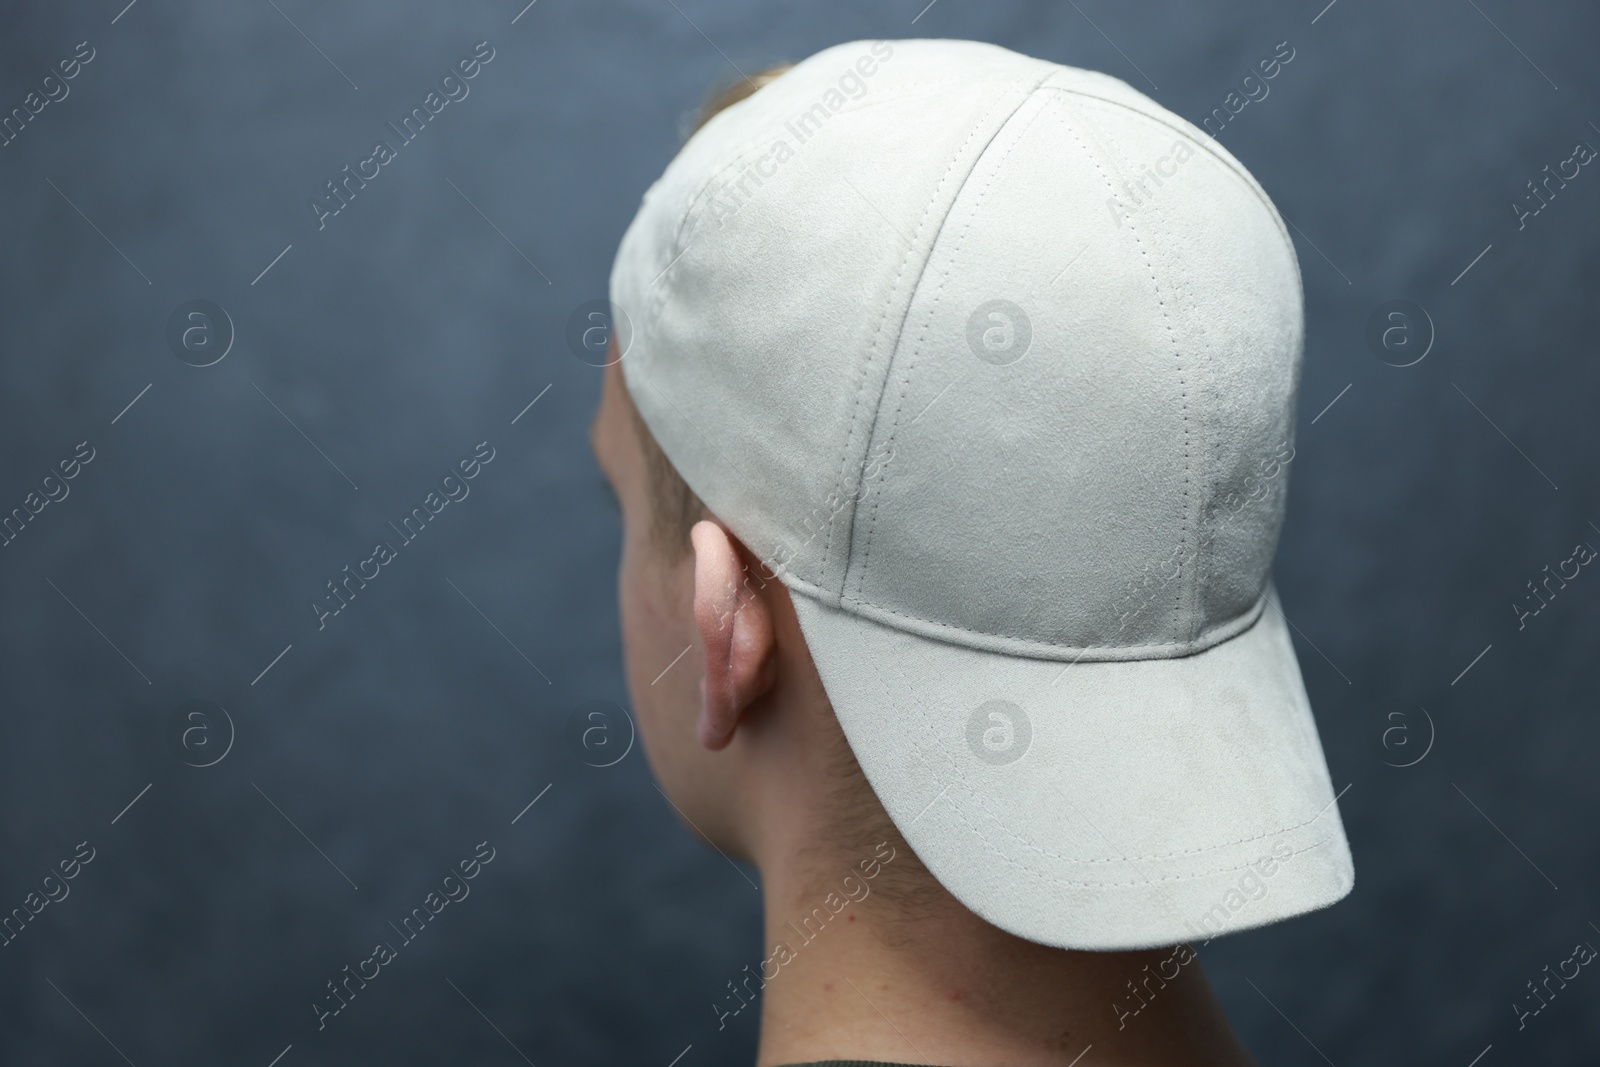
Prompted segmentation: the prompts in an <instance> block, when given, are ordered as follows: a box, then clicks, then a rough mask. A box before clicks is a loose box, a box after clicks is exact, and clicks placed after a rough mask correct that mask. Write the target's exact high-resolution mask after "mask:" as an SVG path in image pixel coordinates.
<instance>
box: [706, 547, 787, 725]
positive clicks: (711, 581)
mask: <svg viewBox="0 0 1600 1067" xmlns="http://www.w3.org/2000/svg"><path fill="white" fill-rule="evenodd" d="M689 540H690V543H691V544H692V545H693V546H694V621H695V626H696V628H697V629H698V630H699V631H700V643H701V646H702V647H703V648H704V649H705V672H706V673H705V677H704V678H703V679H701V682H700V693H701V704H700V716H699V719H698V720H697V721H696V724H695V730H696V733H697V734H698V735H699V738H700V743H701V744H702V745H704V746H705V747H706V748H708V749H710V750H711V751H713V752H715V751H718V750H720V749H723V748H726V747H727V746H728V743H729V742H730V741H732V740H733V734H734V731H735V730H736V729H737V728H738V725H739V718H740V716H741V715H742V714H743V713H744V712H745V710H746V709H748V708H749V706H750V705H751V704H752V703H753V702H754V701H755V700H756V699H758V698H759V697H761V696H762V695H763V694H765V693H766V692H767V691H768V690H769V689H771V688H772V685H773V682H774V681H775V680H776V678H777V666H778V643H777V635H776V633H775V632H774V631H773V627H772V611H771V609H770V607H769V606H768V604H767V596H766V595H765V594H764V593H763V591H762V590H763V587H764V586H765V584H766V583H765V582H763V581H762V580H761V579H760V578H757V577H756V576H755V575H754V574H746V573H745V569H744V566H743V559H742V556H741V553H740V548H739V545H738V543H737V542H735V541H734V540H733V538H732V537H730V536H729V535H728V532H727V531H726V530H724V529H723V528H722V527H721V526H718V525H717V524H716V523H714V522H709V521H706V520H701V521H700V522H697V523H695V524H694V528H693V529H691V530H690V531H689Z"/></svg>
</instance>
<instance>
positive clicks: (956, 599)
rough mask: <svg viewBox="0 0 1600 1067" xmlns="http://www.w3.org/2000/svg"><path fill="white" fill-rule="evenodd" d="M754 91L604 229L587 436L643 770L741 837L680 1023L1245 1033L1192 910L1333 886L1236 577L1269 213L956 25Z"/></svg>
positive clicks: (1264, 352) (965, 1050)
mask: <svg viewBox="0 0 1600 1067" xmlns="http://www.w3.org/2000/svg"><path fill="white" fill-rule="evenodd" d="M750 88H752V89H753V91H752V92H750V93H748V94H747V95H746V98H745V99H742V100H738V101H737V102H734V103H732V104H731V106H728V107H727V108H726V109H725V110H722V111H720V113H717V114H715V115H714V116H713V117H711V118H710V119H709V121H706V122H705V124H704V125H703V126H702V127H701V128H700V129H699V130H697V132H696V133H695V134H694V136H693V137H691V138H690V140H689V141H688V143H687V144H686V145H685V146H684V148H683V149H682V151H681V152H680V153H679V154H678V156H677V158H675V159H674V160H673V162H672V163H671V165H669V166H668V168H667V170H666V172H665V173H664V174H663V175H662V177H661V179H660V180H658V181H657V182H656V183H655V184H654V185H652V186H651V188H650V190H649V191H648V192H647V193H646V195H645V198H644V202H643V204H642V206H641V208H640V211H639V214H638V216H637V217H636V218H635V220H634V222H633V224H632V226H631V227H630V228H629V230H628V233H627V234H626V236H625V237H624V238H623V241H622V246H621V249H620V250H619V252H618V256H617V261H616V265H615V267H614V269H613V273H612V278H611V298H612V303H613V314H614V316H615V321H616V329H617V336H616V337H615V338H614V339H613V349H612V360H611V362H610V365H609V366H608V367H607V368H606V371H605V379H604V385H603V390H602V399H601V404H600V409H599V413H598V416H597V417H596V420H595V423H594V427H593V433H592V438H593V444H594V449H595V453H596V455H597V457H598V459H599V462H600V464H601V467H602V469H603V470H604V472H605V475H606V477H607V479H608V481H609V482H610V484H611V485H612V486H613V488H614V489H615V491H616V495H617V497H618V499H619V502H620V507H621V512H622V517H623V526H624V541H623V553H622V562H621V569H620V574H619V597H620V606H621V619H622V627H623V640H624V647H625V658H626V664H627V673H628V685H629V690H630V693H631V695H632V698H633V702H634V706H635V710H636V712H637V714H638V718H639V727H640V732H641V736H642V738H643V741H644V744H645V751H646V753H647V756H648V758H649V761H650V764H651V767H652V769H653V770H654V772H655V775H656V777H657V779H658V780H659V782H660V785H661V788H662V790H663V792H664V793H665V795H666V796H667V798H668V800H669V801H670V802H671V803H672V805H673V807H674V808H675V809H676V810H677V812H678V814H679V815H680V816H681V817H682V818H683V820H684V821H685V822H686V823H688V824H689V825H690V826H691V827H692V828H693V829H694V830H695V832H696V833H698V834H699V835H700V836H701V837H703V838H704V839H705V840H707V841H708V842H710V843H711V844H712V845H713V846H714V847H716V848H718V849H719V850H721V851H722V852H724V853H725V854H728V855H730V856H737V857H742V858H744V859H746V860H748V861H749V862H751V863H753V864H754V865H755V866H756V867H757V868H759V870H760V872H761V875H762V893H763V898H764V906H765V916H766V921H765V943H764V945H763V952H762V958H761V960H760V963H759V965H758V966H757V965H752V966H751V967H747V968H746V969H745V970H744V971H743V972H741V974H740V975H738V976H737V977H736V978H734V979H733V980H732V981H730V982H729V983H728V988H727V989H725V990H717V991H714V993H713V996H714V998H715V999H714V1002H713V1004H712V1008H711V1010H712V1011H713V1013H715V1015H716V1018H717V1021H718V1023H719V1026H725V1025H726V1022H727V1019H728V1017H729V1016H730V1015H733V1014H736V1013H738V1012H742V1011H743V1010H745V1008H746V1007H747V1006H753V1005H754V1004H756V1003H759V1005H760V1008H759V1010H760V1012H761V1043H760V1050H759V1054H758V1063H759V1064H760V1065H761V1067H772V1065H779V1064H796V1063H800V1062H803V1061H812V1062H817V1061H824V1060H829V1059H833V1060H841V1059H847V1060H850V1061H851V1062H866V1061H869V1060H876V1061H894V1062H918V1063H936V1064H946V1065H970V1067H977V1065H983V1064H1063V1065H1065V1064H1071V1063H1074V1062H1077V1061H1078V1059H1079V1058H1080V1057H1084V1056H1085V1055H1086V1054H1089V1050H1090V1049H1092V1050H1093V1051H1092V1054H1090V1055H1091V1058H1089V1059H1084V1060H1083V1062H1084V1063H1085V1064H1088V1063H1094V1064H1122V1063H1126V1064H1131V1063H1140V1064H1158V1063H1159V1064H1179V1063H1183V1064H1194V1063H1206V1064H1238V1063H1248V1062H1249V1059H1248V1057H1247V1056H1246V1055H1245V1053H1244V1051H1243V1050H1242V1048H1241V1047H1240V1046H1239V1044H1238V1042H1237V1040H1236V1039H1235V1038H1234V1036H1233V1034H1232V1032H1231V1030H1230V1028H1229V1026H1228V1024H1227V1022H1226V1020H1225V1018H1224V1017H1223V1016H1222V1015H1221V1013H1220V1011H1219V1010H1218V1008H1217V1006H1216V1003H1215V1001H1214V1000H1213V998H1212V996H1211V993H1210V990H1209V988H1208V986H1207V983H1206V981H1205V978H1204V976H1203V974H1202V973H1201V968H1200V964H1199V962H1198V960H1197V957H1196V949H1195V948H1193V947H1191V946H1190V945H1189V944H1187V943H1186V942H1189V941H1191V940H1192V941H1195V942H1201V943H1203V942H1204V941H1207V940H1209V939H1210V937H1212V936H1214V935H1217V934H1221V933H1228V932H1233V931H1236V930H1242V929H1248V928H1251V927H1255V926H1260V925H1263V924H1265V923H1269V922H1275V921H1278V920H1280V919H1283V918H1287V917H1289V916H1292V915H1298V914H1302V913H1304V912H1307V911H1311V910H1314V909H1316V908H1321V907H1325V906H1327V905H1329V904H1331V903H1333V902H1334V901H1336V900H1338V899H1340V898H1342V897H1343V896H1344V895H1345V894H1347V893H1348V892H1349V891H1350V888H1351V886H1352V884H1353V869H1352V864H1351V860H1350V854H1349V848H1348V845H1347V843H1346V841H1345V837H1344V832H1343V829H1342V826H1341V824H1340V821H1339V814H1338V809H1337V805H1336V803H1335V801H1334V794H1333V791H1332V788H1331V785H1330V782H1329V778H1328V773H1327V768H1326V766H1325V764H1324V760H1323V756H1322V751H1321V747H1320V744H1319V742H1318V740H1317V736H1316V730H1315V725H1314V723H1313V721H1312V718H1311V714H1310V708H1309V706H1308V703H1307V700H1306V696H1305V691H1304V688H1303V685H1302V682H1301V679H1300V675H1299V670H1298V667H1297V665H1296V662H1295V659H1294V652H1293V649H1292V646H1291V645H1290V642H1289V639H1288V635H1287V631H1286V628H1285V624H1284V619H1283V616H1282V614H1281V612H1280V610H1279V608H1278V606H1277V604H1276V597H1275V593H1274V592H1273V590H1272V587H1271V582H1270V563H1271V557H1272V553H1273V550H1274V548H1275V545H1276V540H1277V534H1278V528H1279V525H1280V523H1281V520H1282V514H1283V490H1284V481H1285V478H1286V476H1287V467H1288V464H1289V463H1290V461H1291V460H1292V458H1293V447H1292V443H1291V442H1292V439H1293V411H1294V399H1295V393H1296V389H1297V386H1298V379H1299V364H1300V355H1301V344H1302V307H1301V292H1300V277H1299V268H1298V264H1297V262H1296V259H1295V256H1294V251H1293V246H1292V244H1291V242H1290V240H1289V238H1288V236H1287V234H1286V233H1285V231H1284V228H1283V225H1282V222H1281V220H1280V219H1279V217H1278V215H1277V213H1276V211H1275V210H1274V209H1273V208H1272V205H1271V203H1270V201H1269V200H1268V199H1267V197H1266V195H1265V193H1264V192H1262V190H1261V189H1260V187H1259V186H1258V185H1257V184H1256V183H1255V181H1254V180H1253V179H1252V178H1251V177H1250V176H1249V174H1248V173H1247V172H1246V171H1245V170H1244V168H1243V167H1242V166H1241V165H1240V164H1239V163H1238V161H1237V160H1235V159H1233V157H1232V156H1231V155H1229V154H1228V153H1227V152H1226V151H1225V150H1224V149H1222V148H1221V147H1220V146H1218V145H1216V144H1215V143H1214V142H1211V141H1209V140H1208V139H1207V138H1206V137H1205V135H1204V134H1202V133H1200V132H1199V131H1198V130H1196V129H1195V128H1194V127H1193V126H1192V125H1190V124H1189V123H1187V122H1185V121H1184V120H1182V119H1180V118H1178V117H1177V116H1175V115H1172V114H1171V113H1170V112H1167V111H1165V110H1164V109H1162V108H1161V107H1159V105H1157V104H1155V103H1154V102H1153V101H1151V100H1149V99H1148V98H1147V97H1145V96H1143V95H1142V94H1140V93H1138V92H1136V91H1135V90H1133V89H1132V88H1131V87H1129V86H1127V85H1126V84H1124V83H1123V82H1121V81H1118V80H1116V79H1113V78H1110V77H1107V76H1105V75H1101V74H1095V73H1091V72H1088V71H1082V70H1076V69H1073V68H1068V67H1063V66H1059V65H1057V64H1052V63H1046V62H1043V61H1040V60H1035V59H1030V58H1027V57H1024V56H1021V55H1017V54H1015V53H1012V52H1009V51H1006V50H1005V49H1001V48H998V47H995V46H992V45H985V44H978V43H974V42H965V41H897V42H885V41H880V42H856V43H851V44H844V45H839V46H836V47H834V48H830V49H827V50H826V51H823V52H821V53H818V54H817V55H815V56H812V57H811V58H809V59H807V60H805V61H803V62H801V63H799V64H798V65H796V66H795V67H793V68H791V69H788V70H786V71H783V72H780V73H779V74H777V75H776V76H774V77H771V78H770V79H766V80H765V84H762V85H760V87H759V88H755V87H754V86H751V87H750ZM725 102H726V101H724V103H725Z"/></svg>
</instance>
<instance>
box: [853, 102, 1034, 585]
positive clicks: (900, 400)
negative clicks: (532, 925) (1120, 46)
mask: <svg viewBox="0 0 1600 1067" xmlns="http://www.w3.org/2000/svg"><path fill="white" fill-rule="evenodd" d="M1035 89H1037V86H1035ZM1033 99H1034V93H1032V92H1030V93H1029V94H1028V96H1027V98H1026V99H1024V100H1023V101H1022V103H1020V104H1018V105H1017V108H1016V110H1015V111H1013V112H1012V113H1011V114H1010V116H1008V117H1007V118H1006V121H1005V122H1003V123H1001V124H1000V128H999V129H998V130H996V131H995V138H998V137H999V136H1000V134H1001V133H1003V132H1004V131H1005V129H1006V127H1007V126H1009V125H1010V124H1011V122H1012V120H1013V119H1015V118H1016V117H1017V115H1018V114H1020V113H1021V111H1022V109H1023V108H1024V107H1026V106H1028V104H1029V103H1030V102H1031V101H1032V100H1033ZM1043 111H1044V108H1043V107H1040V108H1039V109H1037V110H1036V111H1034V113H1033V117H1032V118H1030V119H1028V121H1027V124H1026V125H1025V126H1023V128H1022V129H1021V131H1019V132H1018V134H1017V136H1016V137H1015V138H1014V139H1013V140H1012V142H1011V144H1010V146H1009V147H1007V148H1006V150H1005V154H1004V155H1002V156H1001V157H1000V158H999V159H998V160H996V161H995V167H994V169H993V170H992V171H991V172H990V174H989V176H988V177H987V178H985V179H984V182H983V186H982V188H980V189H979V190H978V196H977V200H976V201H975V202H974V203H973V205H972V211H971V212H970V213H968V215H967V217H966V219H965V221H963V222H962V224H961V232H960V233H959V234H958V235H957V236H956V241H955V247H953V248H952V249H951V250H950V259H951V260H952V261H953V260H954V259H955V257H956V255H957V254H958V253H960V251H961V245H962V243H963V242H965V241H966V238H967V232H968V231H969V230H971V229H972V220H973V217H974V216H975V215H976V214H977V209H978V208H979V207H980V206H981V205H982V204H983V199H984V197H986V196H988V195H989V189H990V188H991V187H992V186H993V185H994V183H995V180H996V179H997V178H998V177H999V176H1000V172H1001V166H1002V164H1004V163H1005V161H1006V160H1007V159H1009V158H1010V157H1011V153H1012V152H1014V151H1016V149H1017V146H1018V145H1019V144H1021V143H1022V139H1023V135H1024V134H1026V133H1027V132H1028V130H1029V129H1031V128H1032V127H1033V124H1034V123H1035V122H1038V121H1039V116H1040V114H1041V113H1043ZM993 144H994V138H991V139H990V142H989V144H988V145H985V146H984V150H983V151H982V152H980V153H978V158H977V159H976V160H974V161H973V164H972V170H971V171H968V172H967V177H968V179H969V180H970V178H971V176H972V173H973V172H974V171H976V170H977V169H978V167H980V166H981V165H982V164H983V157H984V155H986V154H987V153H988V151H989V148H990V147H992V146H993ZM965 190H966V184H965V182H963V183H962V188H961V189H959V190H957V192H956V196H955V198H954V199H953V200H952V201H951V203H950V210H952V211H954V210H955V205H956V202H957V201H959V200H960V199H961V193H962V192H964V191H965ZM945 221H947V222H948V221H949V215H948V213H947V214H946V216H945ZM938 244H939V242H938V241H937V240H935V241H934V243H933V245H932V246H930V247H929V249H928V264H929V265H930V266H931V265H932V263H933V256H934V253H935V251H936V249H937V247H938ZM936 272H937V273H938V274H939V284H938V287H937V288H936V289H935V290H934V292H933V296H932V302H931V303H930V304H929V306H928V312H927V315H926V316H925V317H924V318H923V320H922V330H921V332H920V333H919V334H918V335H917V340H916V343H915V344H914V345H913V346H912V349H911V352H910V354H909V356H908V357H907V360H906V369H905V372H904V373H903V374H901V375H900V391H899V395H898V396H897V397H896V398H895V403H894V414H893V415H892V416H891V417H890V420H889V439H888V440H887V441H886V442H885V445H886V446H887V447H888V449H889V451H890V454H893V452H894V439H895V437H896V436H898V435H899V433H900V409H901V408H902V407H904V406H905V401H906V394H907V393H908V392H909V391H910V388H911V372H912V371H913V370H915V369H916V365H917V357H918V356H920V355H921V354H922V343H923V341H924V340H925V339H926V338H927V336H928V327H929V326H930V325H931V324H932V322H933V315H934V312H935V310H937V308H938V307H939V299H940V297H941V296H942V295H943V293H944V288H945V283H946V282H948V281H949V280H950V275H949V274H948V273H946V272H944V271H938V270H937V269H936ZM920 289H921V285H920V283H919V285H918V290H919V291H920ZM916 296H917V294H916V293H912V297H911V301H910V302H909V303H907V305H906V312H907V315H908V316H909V314H910V310H911V305H912V304H914V303H915V302H916ZM890 366H891V368H892V366H893V361H892V360H891V363H890ZM885 381H886V384H887V379H886V380H885ZM882 480H884V481H886V480H887V475H884V477H883V479H882ZM882 489H883V487H882V485H881V484H880V485H879V491H878V493H877V494H875V495H874V496H873V498H872V510H871V511H870V512H868V514H867V542H866V545H865V546H864V547H863V549H862V552H861V572H860V576H859V577H858V578H857V579H856V592H857V593H860V592H862V590H863V589H864V587H865V586H866V581H867V562H868V561H869V560H870V559H871V558H872V536H873V533H874V532H875V531H876V530H877V528H878V505H879V504H881V503H882V502H883V491H882Z"/></svg>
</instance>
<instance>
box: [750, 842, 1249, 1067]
mask: <svg viewBox="0 0 1600 1067" xmlns="http://www.w3.org/2000/svg"><path fill="white" fill-rule="evenodd" d="M885 855H888V856H890V857H891V858H889V859H888V860H887V861H886V862H885V861H883V859H882V857H883V856H885ZM874 861H877V866H876V873H875V875H874V876H869V875H868V874H867V872H869V871H874V870H875V868H874V865H873V863H874ZM896 861H899V862H900V863H901V865H902V866H906V865H907V864H908V863H909V864H915V863H916V859H915V857H914V856H908V855H907V854H906V852H905V850H904V846H903V845H901V846H899V851H896V850H895V849H894V848H893V847H892V846H885V847H884V849H882V850H880V851H879V852H878V853H877V854H876V855H874V854H872V853H871V852H869V853H867V854H865V855H863V856H862V857H860V858H859V861H856V860H845V859H841V860H840V861H839V863H838V864H837V866H838V868H839V869H838V870H837V871H832V870H829V871H823V870H821V869H820V866H818V865H816V864H815V863H814V861H813V862H812V864H811V865H810V866H807V865H805V861H802V860H800V859H799V858H798V857H797V856H796V853H795V852H790V853H789V855H788V856H787V857H785V858H784V859H782V860H778V861H776V862H767V863H763V864H762V875H763V881H764V883H765V884H764V889H763V895H764V897H765V901H764V903H765V944H764V947H763V954H762V962H761V963H760V964H759V965H753V966H751V967H749V968H747V969H746V971H745V972H743V974H741V982H742V984H741V983H735V985H736V986H737V987H738V988H736V989H734V990H730V991H729V997H728V1002H729V1010H732V1009H734V1008H735V1007H737V1006H739V1005H742V1004H743V1003H745V1002H747V1001H749V1000H754V999H759V1000H760V1003H761V1043H760V1049H759V1054H758V1058H757V1063H758V1067H777V1065H780V1064H790V1063H804V1062H810V1061H814V1060H829V1059H865V1060H883V1061H888V1062H894V1063H930V1064H938V1065H950V1067H981V1065H987V1064H1008V1065H1023V1064H1039V1065H1046V1064H1049V1065H1063V1067H1064V1065H1068V1064H1073V1063H1076V1062H1077V1060H1078V1057H1080V1056H1082V1055H1083V1053H1084V1051H1085V1050H1086V1049H1088V1048H1089V1047H1091V1046H1092V1047H1093V1049H1094V1053H1093V1056H1092V1057H1091V1060H1090V1061H1089V1062H1093V1063H1094V1064H1095V1065H1096V1067H1107V1065H1112V1064H1135V1063H1137V1064H1146V1065H1154V1064H1180V1063H1181V1064H1190V1065H1193V1064H1207V1065H1212V1064H1214V1065H1218V1067H1221V1065H1230V1067H1232V1065H1249V1064H1250V1063H1251V1061H1250V1059H1249V1057H1248V1056H1247V1055H1246V1054H1245V1052H1244V1050H1243V1048H1242V1047H1241V1046H1240V1045H1239V1043H1238V1040H1237V1039H1236V1038H1235V1037H1234V1035H1233V1032H1232V1029H1231V1028H1230V1027H1229V1025H1228V1022H1227V1019H1226V1018H1225V1017H1224V1016H1223V1014H1222V1012H1221V1010H1220V1008H1219V1007H1218V1006H1217V1004H1216V1001H1215V1000H1214V998H1213V997H1212V995H1211V990H1210V987H1209V985H1208V984H1207V982H1206V980H1205V976H1204V974H1202V973H1201V970H1200V963H1199V961H1198V960H1197V959H1194V957H1193V953H1192V951H1191V950H1190V949H1188V948H1187V947H1186V946H1180V947H1178V948H1175V949H1157V950H1153V951H1146V952H1075V951H1064V950H1061V949H1052V948H1047V947H1044V946H1041V945H1036V944H1033V943H1031V942H1028V941H1023V940H1021V939H1019V938H1016V937H1012V936H1011V935H1009V934H1006V933H1004V932H1003V931H1001V930H999V929H997V928H996V927H994V926H991V925H989V924H988V923H985V922H983V921H982V920H981V919H979V918H978V917H977V916H975V915H973V914H972V913H971V912H970V911H968V910H967V909H966V908H964V907H962V906H961V905H960V904H959V903H957V902H956V901H955V900H954V898H952V897H950V896H949V895H948V894H947V893H944V892H943V891H942V890H937V891H936V892H935V893H933V894H931V895H930V894H926V893H924V894H920V895H919V899H917V900H916V901H914V902H906V901H903V900H895V899H891V896H890V894H892V893H893V891H894V890H895V888H896V885H897V883H896V881H895V878H896V877H897V876H899V875H901V874H903V873H904V872H901V871H896V870H894V869H893V868H894V865H895V863H896ZM846 876H849V880H848V881H847V880H846ZM899 884H901V885H903V884H904V879H903V878H902V879H901V881H900V883H899ZM735 997H738V999H737V1000H735Z"/></svg>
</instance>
